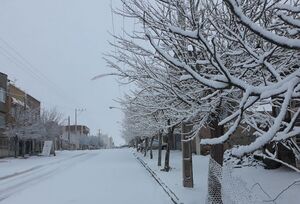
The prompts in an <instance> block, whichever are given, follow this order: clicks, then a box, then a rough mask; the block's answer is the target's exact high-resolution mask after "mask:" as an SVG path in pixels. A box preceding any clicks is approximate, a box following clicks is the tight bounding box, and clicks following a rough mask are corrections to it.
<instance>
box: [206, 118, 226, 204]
mask: <svg viewBox="0 0 300 204" xmlns="http://www.w3.org/2000/svg"><path fill="white" fill-rule="evenodd" d="M218 123H219V119H218V118H215V120H213V121H212V122H211V126H212V127H213V130H211V138H216V137H219V136H221V135H223V134H224V126H219V125H218ZM210 155H211V158H212V160H214V161H216V162H217V164H215V163H214V162H213V161H211V162H210V167H209V172H208V176H209V179H208V192H209V197H210V198H214V201H216V202H217V203H219V204H222V203H223V201H222V169H221V171H216V169H215V168H216V167H213V165H220V168H222V166H223V156H224V147H223V144H217V145H212V146H211V150H210Z"/></svg>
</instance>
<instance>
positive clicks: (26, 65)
mask: <svg viewBox="0 0 300 204" xmlns="http://www.w3.org/2000/svg"><path fill="white" fill-rule="evenodd" d="M0 41H1V42H2V43H4V44H5V45H6V46H7V47H8V48H9V49H10V50H11V52H9V51H8V49H5V48H4V47H3V46H0V49H2V51H4V52H5V55H6V57H9V58H12V59H11V60H12V61H13V62H14V63H15V64H16V65H17V67H18V68H19V69H22V70H23V71H25V72H27V73H29V74H30V75H31V76H33V77H34V78H35V79H37V80H39V81H41V82H42V83H43V84H44V85H46V84H45V82H47V84H48V85H50V86H51V90H52V89H54V90H55V91H54V92H55V94H57V95H58V96H59V97H61V98H63V99H65V96H66V95H67V94H65V93H64V92H63V91H62V89H61V88H60V87H59V86H57V85H56V84H55V83H54V82H52V81H51V80H50V79H49V78H48V77H47V76H45V75H44V74H43V73H42V72H41V71H40V70H39V69H37V68H36V67H35V66H34V65H33V64H32V63H31V62H30V61H29V60H27V59H26V58H25V57H24V56H22V54H21V53H20V52H19V51H17V49H16V48H14V47H13V46H12V45H10V44H9V43H8V42H7V41H5V40H4V39H3V38H1V37H0ZM2 54H3V52H2ZM15 55H16V56H17V57H16V56H15ZM46 87H47V86H46ZM49 88H50V87H49ZM69 99H71V98H69ZM70 101H74V99H71V100H70ZM68 102H69V101H68Z"/></svg>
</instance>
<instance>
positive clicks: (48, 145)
mask: <svg viewBox="0 0 300 204" xmlns="http://www.w3.org/2000/svg"><path fill="white" fill-rule="evenodd" d="M51 148H52V141H45V142H44V147H43V152H42V155H43V156H50V152H51Z"/></svg>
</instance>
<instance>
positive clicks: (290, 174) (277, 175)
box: [133, 150, 300, 204]
mask: <svg viewBox="0 0 300 204" xmlns="http://www.w3.org/2000/svg"><path fill="white" fill-rule="evenodd" d="M133 152H134V153H135V154H136V155H137V156H138V157H139V158H140V159H142V160H143V161H144V162H145V164H146V165H147V166H148V167H149V168H150V169H151V170H152V171H153V172H154V173H155V174H156V175H157V177H158V178H159V179H160V180H161V182H162V183H164V184H165V185H166V186H168V188H170V189H171V191H172V192H174V194H175V195H176V196H177V197H178V198H179V201H180V202H179V203H184V204H199V203H205V200H206V195H207V176H208V161H209V157H208V156H201V155H193V173H194V188H192V189H189V188H184V187H183V186H182V154H181V151H171V154H170V166H171V168H172V169H171V171H170V172H164V171H161V169H162V168H163V165H164V154H165V151H162V167H158V166H157V150H154V151H153V159H152V160H151V159H150V156H149V152H148V153H147V157H144V155H143V154H141V153H137V152H136V151H135V150H133ZM232 175H233V176H234V177H236V178H237V179H239V180H241V181H243V182H244V183H245V185H246V187H247V189H249V190H250V191H251V192H253V194H254V195H255V197H256V198H255V199H258V200H259V201H260V202H259V203H264V202H265V201H269V200H272V199H274V198H275V197H276V196H277V195H278V194H279V193H280V192H281V191H282V190H283V189H285V188H286V187H288V186H289V185H290V184H292V183H293V182H294V181H295V180H300V174H299V173H297V172H294V171H292V170H290V169H287V168H285V167H282V168H279V169H275V170H266V169H264V168H263V167H262V166H256V167H251V166H246V167H242V168H233V169H232ZM233 182H235V181H233ZM232 191H234V189H232ZM299 191H300V182H299V183H298V184H296V185H293V186H292V187H290V188H289V189H288V190H287V191H285V192H284V193H282V194H281V195H280V196H279V197H278V198H277V199H276V202H268V203H276V204H281V203H282V204H285V203H289V204H298V203H299V200H300V194H299Z"/></svg>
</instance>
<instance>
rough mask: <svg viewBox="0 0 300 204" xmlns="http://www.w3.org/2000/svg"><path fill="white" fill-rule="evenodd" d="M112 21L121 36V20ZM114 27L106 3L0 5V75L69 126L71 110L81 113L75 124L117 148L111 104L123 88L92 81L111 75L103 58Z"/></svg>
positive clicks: (57, 0)
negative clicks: (101, 134) (110, 138)
mask: <svg viewBox="0 0 300 204" xmlns="http://www.w3.org/2000/svg"><path fill="white" fill-rule="evenodd" d="M112 3H113V6H120V4H121V3H120V1H119V0H113V2H112ZM114 21H115V23H114V25H115V30H116V32H117V33H118V32H121V29H120V27H121V26H122V25H123V20H122V18H120V17H117V16H114ZM125 24H127V23H126V22H125ZM112 25H113V24H112V16H111V11H110V0H26V1H24V0H0V71H1V72H4V73H7V74H8V75H9V78H10V79H11V80H15V82H16V85H17V86H19V87H21V88H22V89H24V90H25V91H27V92H28V93H29V94H31V95H33V96H34V97H36V98H37V99H39V100H40V101H41V102H42V104H43V107H46V108H51V107H57V108H58V109H59V110H60V111H61V112H63V113H64V116H65V117H67V116H68V115H70V116H71V121H72V122H74V109H75V108H85V109H86V110H87V111H86V112H82V113H80V114H79V117H78V120H79V123H81V124H86V125H88V126H89V127H90V128H91V130H92V133H95V132H96V131H97V130H98V129H101V131H102V132H104V133H107V134H109V135H111V136H113V138H114V140H115V142H116V143H117V144H120V143H122V139H121V138H120V123H119V121H121V119H122V114H121V111H120V110H117V109H113V110H110V109H109V106H118V104H117V103H115V102H114V101H113V99H116V98H118V97H120V96H121V95H122V93H123V91H124V90H125V89H126V87H119V85H118V83H117V82H116V81H115V79H113V78H103V79H100V80H97V81H91V78H92V77H94V76H95V75H97V74H102V73H107V72H109V71H110V69H109V68H107V67H106V64H105V62H104V60H103V59H102V54H103V53H104V52H107V51H109V50H111V48H110V47H109V45H108V42H107V41H108V40H111V37H110V35H109V33H108V31H110V32H112V30H113V29H112V27H113V26H112ZM126 27H129V28H127V29H130V25H128V26H126Z"/></svg>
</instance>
